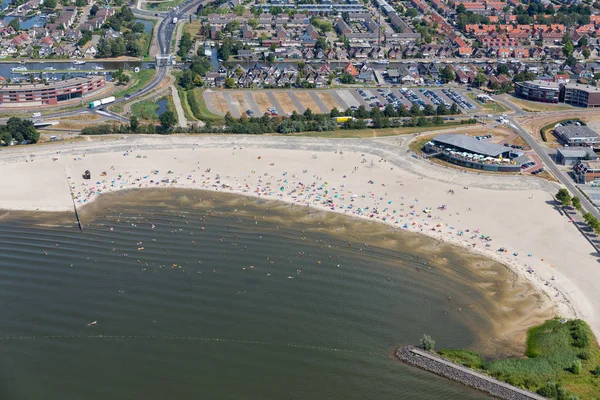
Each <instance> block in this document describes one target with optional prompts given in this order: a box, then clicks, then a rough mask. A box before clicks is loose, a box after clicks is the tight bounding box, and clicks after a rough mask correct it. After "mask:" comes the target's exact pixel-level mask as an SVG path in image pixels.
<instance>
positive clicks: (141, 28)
mask: <svg viewBox="0 0 600 400" xmlns="http://www.w3.org/2000/svg"><path fill="white" fill-rule="evenodd" d="M131 30H132V31H134V32H135V33H142V32H144V24H142V23H141V22H136V23H135V24H133V26H132V27H131ZM186 33H187V32H186ZM188 35H189V33H188Z"/></svg>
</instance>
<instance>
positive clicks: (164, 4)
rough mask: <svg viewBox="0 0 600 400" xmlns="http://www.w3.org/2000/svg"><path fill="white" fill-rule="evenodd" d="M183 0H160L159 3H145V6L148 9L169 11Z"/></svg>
mask: <svg viewBox="0 0 600 400" xmlns="http://www.w3.org/2000/svg"><path fill="white" fill-rule="evenodd" d="M183 1H184V0H171V1H161V2H160V3H158V2H154V3H146V4H147V6H146V8H147V9H148V10H149V11H169V10H171V9H172V8H174V7H177V6H178V5H180V4H181V3H183Z"/></svg>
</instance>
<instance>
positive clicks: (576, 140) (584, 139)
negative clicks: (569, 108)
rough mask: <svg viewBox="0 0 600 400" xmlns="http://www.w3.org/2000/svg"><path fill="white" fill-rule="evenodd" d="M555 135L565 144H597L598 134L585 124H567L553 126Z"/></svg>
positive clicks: (574, 145) (598, 140)
mask: <svg viewBox="0 0 600 400" xmlns="http://www.w3.org/2000/svg"><path fill="white" fill-rule="evenodd" d="M554 134H555V135H556V137H557V138H558V139H559V140H560V141H561V142H562V143H563V144H564V145H566V146H569V147H577V146H592V147H593V146H597V145H598V144H600V136H598V134H597V133H596V132H594V131H593V130H591V129H590V128H588V127H587V126H583V125H582V126H578V125H567V126H558V127H556V128H554Z"/></svg>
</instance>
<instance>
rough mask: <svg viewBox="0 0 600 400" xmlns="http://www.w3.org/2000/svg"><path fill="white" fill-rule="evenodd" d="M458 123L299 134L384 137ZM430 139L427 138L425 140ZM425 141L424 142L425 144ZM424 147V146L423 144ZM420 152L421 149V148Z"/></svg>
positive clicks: (450, 126) (423, 131) (443, 127)
mask: <svg viewBox="0 0 600 400" xmlns="http://www.w3.org/2000/svg"><path fill="white" fill-rule="evenodd" d="M454 126H456V125H444V126H421V127H409V128H387V129H356V130H354V129H338V130H335V131H330V132H304V133H299V134H297V136H311V137H325V138H373V137H384V136H396V135H408V134H411V133H421V132H422V133H424V134H427V133H428V132H434V131H439V130H443V129H450V128H453V127H454ZM462 126H464V127H465V128H467V127H472V126H473V125H462ZM427 141H429V139H427V140H425V142H427ZM425 142H423V144H425ZM421 147H423V146H421ZM419 152H420V150H419Z"/></svg>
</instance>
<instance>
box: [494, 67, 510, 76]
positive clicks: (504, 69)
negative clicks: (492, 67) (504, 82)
mask: <svg viewBox="0 0 600 400" xmlns="http://www.w3.org/2000/svg"><path fill="white" fill-rule="evenodd" d="M496 73H497V74H498V75H507V76H508V75H510V69H508V66H507V65H506V64H500V65H498V67H497V68H496Z"/></svg>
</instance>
